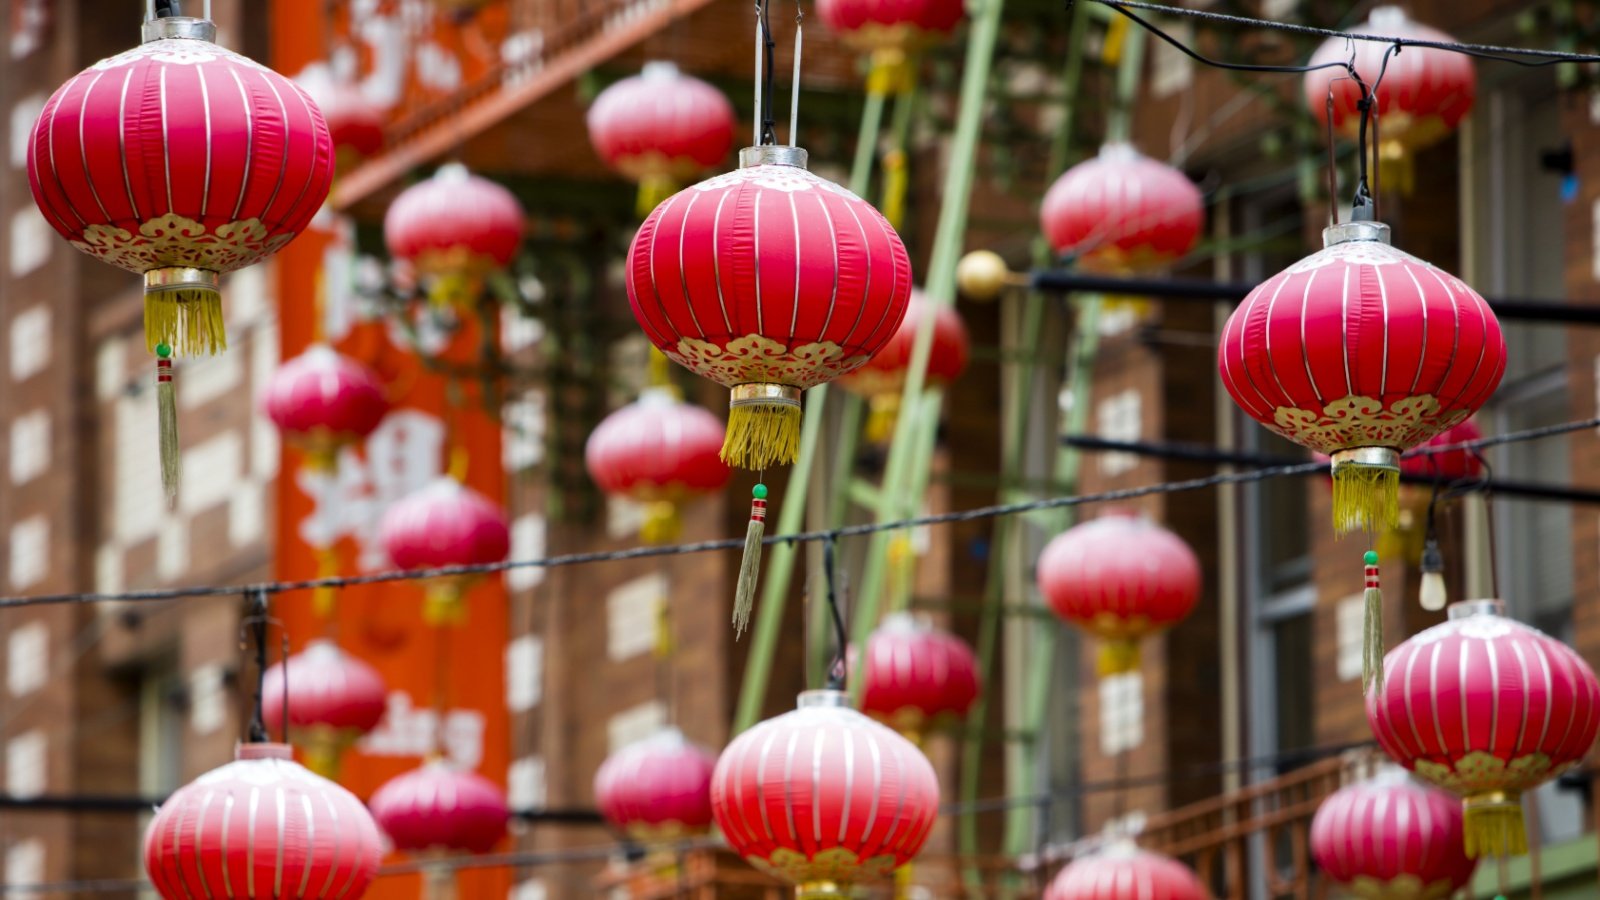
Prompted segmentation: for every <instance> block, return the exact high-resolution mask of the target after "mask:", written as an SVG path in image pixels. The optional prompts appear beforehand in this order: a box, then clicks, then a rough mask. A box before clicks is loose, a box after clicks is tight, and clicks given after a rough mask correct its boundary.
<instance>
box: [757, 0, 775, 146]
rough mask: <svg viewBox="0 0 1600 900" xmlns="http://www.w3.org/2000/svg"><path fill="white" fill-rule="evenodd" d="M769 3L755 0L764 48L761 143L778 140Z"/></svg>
mask: <svg viewBox="0 0 1600 900" xmlns="http://www.w3.org/2000/svg"><path fill="white" fill-rule="evenodd" d="M770 5H771V4H770V3H769V2H768V0H756V20H757V21H758V22H760V23H761V44H762V46H763V47H764V48H766V52H765V53H764V54H763V60H762V73H761V143H763V144H776V143H777V142H778V132H777V128H776V122H775V120H774V119H773V118H772V86H773V79H774V78H775V75H774V73H775V71H776V69H775V66H774V64H773V59H772V57H773V54H774V53H775V52H776V51H777V43H776V42H775V41H774V40H773V39H772V18H771V15H770V12H769V8H770Z"/></svg>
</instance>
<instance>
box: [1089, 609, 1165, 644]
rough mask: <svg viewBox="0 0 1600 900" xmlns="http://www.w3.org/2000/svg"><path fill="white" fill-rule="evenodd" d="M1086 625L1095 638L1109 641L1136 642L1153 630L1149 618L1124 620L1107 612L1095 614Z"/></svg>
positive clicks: (1133, 617)
mask: <svg viewBox="0 0 1600 900" xmlns="http://www.w3.org/2000/svg"><path fill="white" fill-rule="evenodd" d="M1086 624H1087V626H1088V629H1089V630H1090V631H1091V632H1093V633H1094V634H1095V636H1096V637H1101V638H1105V639H1106V640H1109V641H1124V640H1138V639H1140V638H1142V637H1144V636H1145V635H1148V634H1149V633H1150V632H1152V631H1154V630H1155V628H1154V627H1153V626H1152V625H1151V624H1150V617H1149V616H1143V615H1140V616H1128V617H1126V618H1124V617H1121V616H1118V615H1116V614H1115V613H1109V612H1100V613H1095V616H1094V619H1092V620H1091V621H1089V622H1088V623H1086Z"/></svg>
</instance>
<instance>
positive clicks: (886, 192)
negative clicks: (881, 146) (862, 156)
mask: <svg viewBox="0 0 1600 900" xmlns="http://www.w3.org/2000/svg"><path fill="white" fill-rule="evenodd" d="M910 184H911V173H910V172H909V171H908V170H907V168H906V153H905V151H904V150H891V151H889V152H888V153H885V154H884V155H883V217H884V218H885V219H888V220H889V224H890V225H892V226H893V227H894V228H895V230H896V231H898V230H899V229H900V224H901V223H902V222H904V221H905V218H906V189H907V188H908V187H909V186H910Z"/></svg>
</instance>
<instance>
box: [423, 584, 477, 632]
mask: <svg viewBox="0 0 1600 900" xmlns="http://www.w3.org/2000/svg"><path fill="white" fill-rule="evenodd" d="M466 593H467V585H466V584H465V583H463V582H462V581H461V580H460V579H458V578H453V577H448V576H447V577H444V578H439V579H437V580H435V581H433V582H431V583H429V584H428V586H427V587H426V588H424V589H423V594H422V620H423V621H424V622H426V623H428V624H429V625H434V626H439V625H463V624H465V623H466V621H467V604H466Z"/></svg>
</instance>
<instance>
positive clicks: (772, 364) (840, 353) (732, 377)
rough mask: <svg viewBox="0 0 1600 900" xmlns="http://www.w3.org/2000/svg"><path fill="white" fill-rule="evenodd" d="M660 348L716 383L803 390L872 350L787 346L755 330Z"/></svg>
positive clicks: (824, 344) (850, 367)
mask: <svg viewBox="0 0 1600 900" xmlns="http://www.w3.org/2000/svg"><path fill="white" fill-rule="evenodd" d="M664 352H665V353H666V355H667V356H669V357H671V358H672V361H673V362H676V363H678V364H679V365H681V366H683V367H684V368H686V369H689V370H690V371H692V372H695V373H697V374H699V375H703V376H705V377H706V378H709V379H711V380H712V381H715V382H717V383H719V384H724V385H728V386H730V387H731V386H733V385H736V384H783V385H788V386H790V387H795V388H800V389H801V390H804V389H806V388H812V387H816V386H817V385H819V384H822V383H823V382H827V381H832V380H833V379H835V378H838V377H839V376H840V375H843V374H845V373H846V372H851V371H854V370H855V369H857V368H860V367H861V366H863V365H865V364H866V362H867V360H868V359H869V358H870V354H861V355H859V356H848V357H847V356H844V349H843V348H842V347H840V346H839V345H838V344H835V343H833V342H832V341H819V342H817V343H814V344H801V345H800V346H798V347H795V348H793V349H789V348H788V347H786V346H785V345H784V344H783V343H782V342H781V341H775V340H772V339H771V338H768V337H764V336H762V335H759V334H750V335H745V336H744V337H739V338H734V339H733V340H731V341H729V342H728V343H727V344H725V345H722V346H718V345H716V344H713V343H711V342H710V341H702V340H698V339H696V338H689V337H686V338H680V339H679V340H678V346H677V347H675V348H673V349H672V350H667V351H664Z"/></svg>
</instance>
